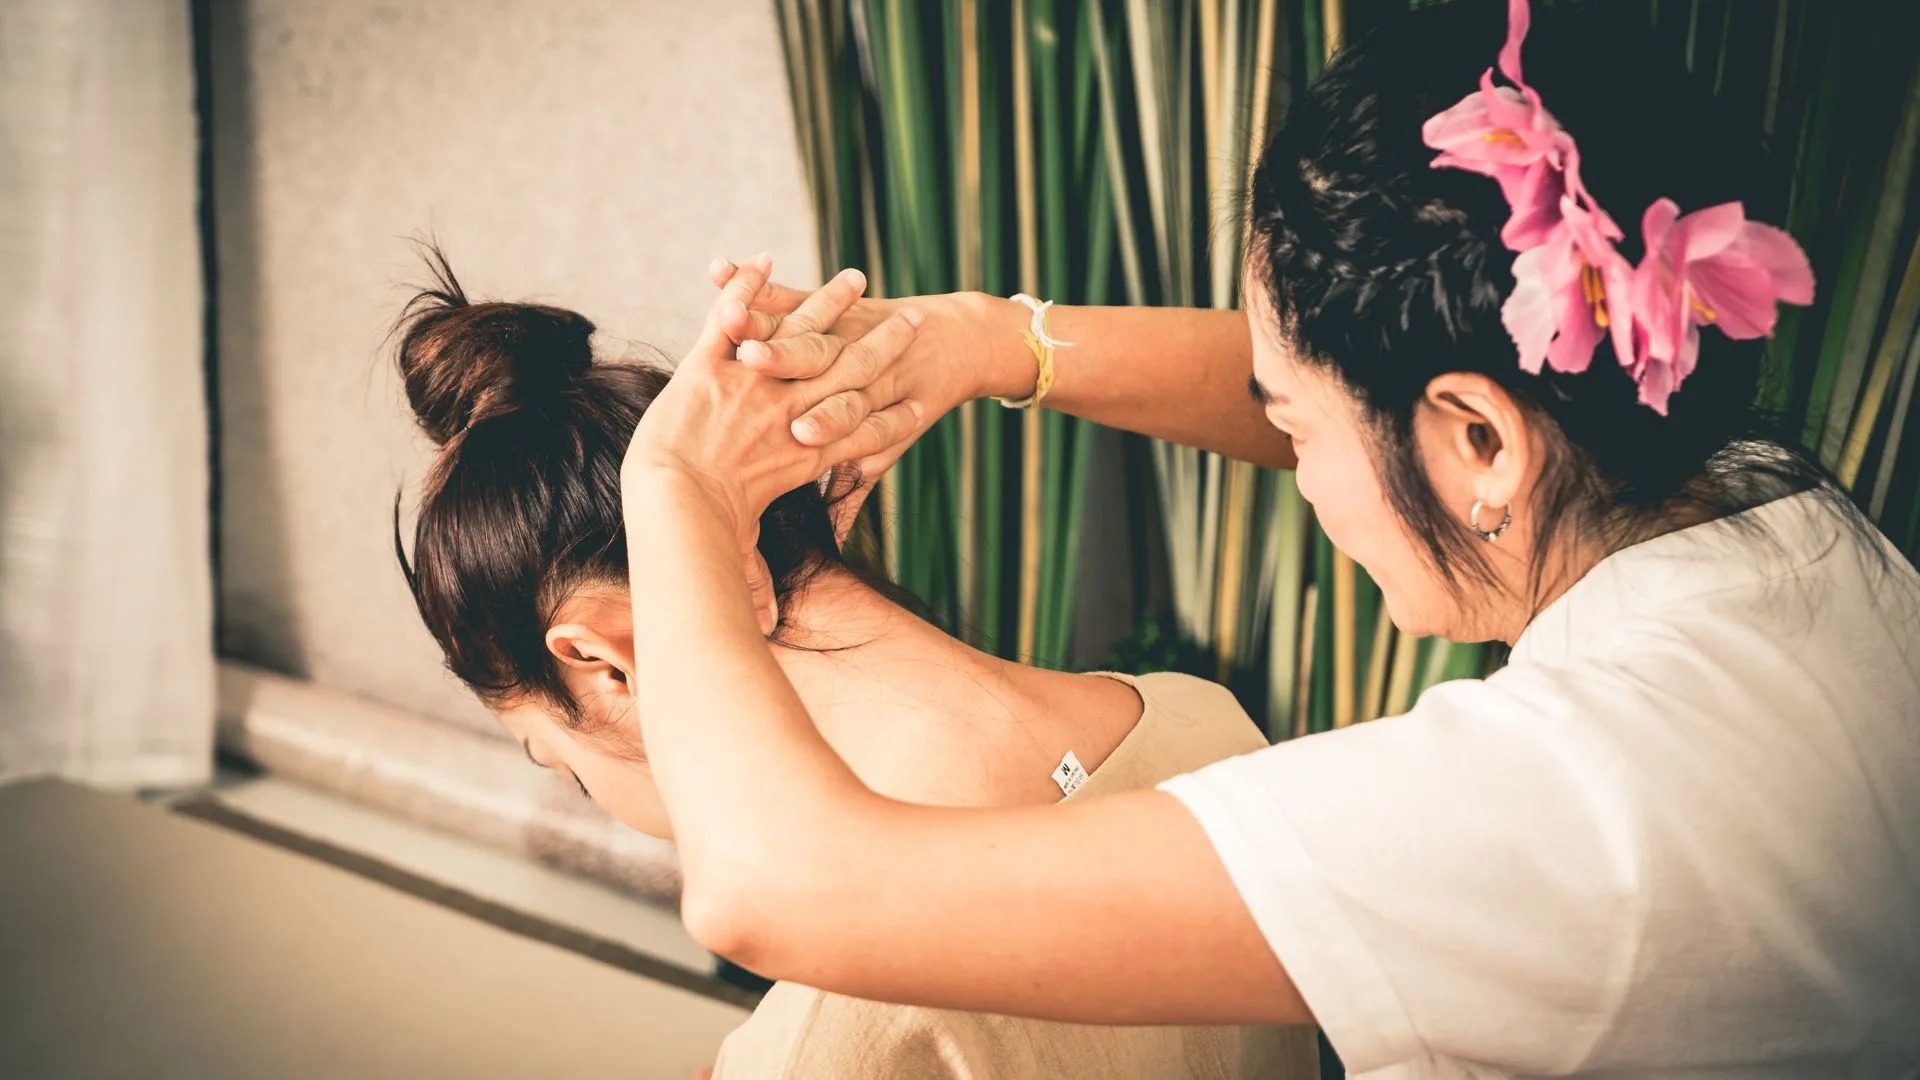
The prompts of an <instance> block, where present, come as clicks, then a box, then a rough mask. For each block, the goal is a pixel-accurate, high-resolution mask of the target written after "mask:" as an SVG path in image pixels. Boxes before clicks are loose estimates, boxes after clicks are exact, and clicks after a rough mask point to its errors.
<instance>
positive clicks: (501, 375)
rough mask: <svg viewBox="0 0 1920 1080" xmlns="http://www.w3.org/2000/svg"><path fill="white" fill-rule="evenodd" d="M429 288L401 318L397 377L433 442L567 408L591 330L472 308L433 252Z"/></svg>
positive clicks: (506, 307)
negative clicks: (533, 412) (510, 417)
mask: <svg viewBox="0 0 1920 1080" xmlns="http://www.w3.org/2000/svg"><path fill="white" fill-rule="evenodd" d="M422 248H423V250H422V254H423V255H424V256H425V258H426V262H427V268H428V270H429V271H430V272H431V273H432V275H433V282H432V284H431V285H429V286H428V287H426V288H423V289H421V290H420V291H419V292H418V293H416V294H415V295H414V297H413V299H412V300H411V301H409V302H408V304H407V306H406V308H405V309H404V310H403V311H402V312H401V314H400V320H399V322H398V324H397V325H396V327H395V331H396V332H397V333H398V334H399V335H400V348H399V360H400V377H401V381H402V382H403V383H404V384H405V385H406V389H407V401H408V402H409V403H410V404H412V406H413V412H414V415H415V416H416V417H418V418H419V420H420V426H421V427H422V428H425V429H426V432H427V434H428V435H430V436H432V437H433V441H434V442H436V443H438V444H440V445H442V446H445V445H446V444H447V443H449V442H451V441H453V439H454V438H455V437H456V436H458V435H460V434H461V433H462V432H465V431H466V430H467V429H468V428H471V427H472V426H474V425H475V424H478V423H480V422H481V421H483V420H487V419H490V418H492V417H496V416H501V415H504V414H507V413H510V412H513V411H515V410H517V409H522V408H541V409H544V408H549V407H551V406H553V405H555V404H558V403H560V402H561V401H563V400H564V398H565V395H566V394H567V392H568V391H570V390H572V389H573V388H574V386H575V383H576V380H578V379H579V378H580V377H581V376H582V375H584V374H586V372H587V371H588V370H589V369H590V368H592V367H593V347H592V345H591V344H590V339H591V338H592V337H593V323H591V322H589V321H588V320H587V319H586V317H585V316H582V315H580V314H578V313H577V312H572V311H567V310H565V309H564V308H557V307H548V306H546V305H544V304H506V303H478V304H476V303H472V302H470V301H469V300H468V299H467V296H466V293H465V292H464V291H462V290H461V288H460V282H459V281H458V280H457V279H456V278H455V277H454V276H453V271H452V270H451V269H450V268H449V267H448V266H447V260H446V257H445V256H443V255H442V254H441V253H440V251H439V249H438V248H436V247H434V246H432V245H431V244H424V245H422Z"/></svg>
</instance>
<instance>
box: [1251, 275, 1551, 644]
mask: <svg viewBox="0 0 1920 1080" xmlns="http://www.w3.org/2000/svg"><path fill="white" fill-rule="evenodd" d="M1244 285H1245V288H1244V292H1243V295H1244V296H1245V297H1246V308H1247V312H1248V316H1249V318H1248V322H1249V324H1250V325H1251V327H1252V333H1253V373H1254V378H1255V380H1256V382H1257V384H1258V387H1259V388H1260V390H1261V391H1262V392H1264V395H1265V397H1266V414H1267V419H1268V420H1269V421H1270V422H1271V423H1272V424H1273V425H1274V426H1275V427H1277V428H1279V429H1280V430H1281V431H1284V432H1286V433H1287V435H1289V436H1290V437H1291V438H1292V439H1293V448H1294V454H1295V456H1296V457H1297V458H1298V460H1299V465H1298V467H1297V470H1296V473H1295V476H1296V479H1297V480H1298V482H1299V485H1300V494H1301V496H1302V497H1303V498H1305V499H1306V500H1307V502H1308V503H1310V504H1312V506H1313V512H1314V517H1315V519H1316V520H1317V521H1318V522H1319V524H1320V527H1321V528H1322V529H1324V530H1325V531H1326V534H1327V536H1328V538H1329V539H1331V540H1332V541H1333V543H1334V546H1335V547H1338V548H1339V549H1340V550H1341V551H1342V552H1345V553H1346V554H1347V555H1348V556H1349V557H1350V558H1352V559H1353V560H1354V561H1355V562H1356V563H1359V564H1360V566H1361V567H1362V568H1364V569H1365V570H1366V572H1367V574H1368V576H1370V577H1371V578H1372V579H1373V580H1374V582H1375V584H1377V585H1379V586H1380V591H1381V594H1382V596H1383V597H1384V598H1385V601H1386V605H1387V613H1388V615H1389V616H1391V617H1392V619H1393V622H1394V625H1396V626H1398V627H1399V628H1400V629H1402V630H1405V631H1407V632H1409V633H1413V634H1422V635H1427V634H1434V635H1440V636H1443V637H1448V638H1452V639H1454V640H1461V641H1472V640H1483V639H1485V638H1487V637H1490V636H1492V634H1491V633H1489V631H1488V629H1487V626H1486V625H1485V622H1484V615H1485V606H1484V605H1482V604H1480V603H1479V602H1478V601H1479V600H1480V599H1481V597H1479V596H1476V595H1475V594H1474V593H1475V591H1474V590H1473V589H1472V588H1471V587H1468V588H1466V589H1464V590H1463V592H1464V595H1463V594H1462V593H1461V592H1456V591H1455V590H1454V589H1453V588H1452V587H1450V585H1449V583H1448V582H1447V580H1446V579H1445V577H1444V576H1442V575H1441V573H1440V571H1439V569H1438V567H1436V566H1435V565H1434V563H1433V560H1432V557H1431V555H1430V554H1429V553H1428V551H1427V548H1426V543H1425V541H1424V540H1423V539H1422V538H1420V537H1418V536H1416V535H1415V534H1414V533H1413V531H1412V530H1411V529H1410V528H1409V526H1408V525H1407V523H1406V521H1405V520H1404V519H1403V518H1402V517H1401V516H1400V514H1399V512H1398V511H1396V510H1395V509H1394V508H1393V505H1392V504H1391V503H1390V502H1389V501H1388V498H1387V492H1386V485H1385V483H1384V482H1383V481H1382V479H1381V475H1380V468H1381V464H1380V462H1381V460H1382V455H1381V453H1380V452H1379V449H1378V447H1377V446H1376V442H1377V438H1378V437H1377V436H1376V435H1375V433H1374V432H1373V430H1372V428H1371V426H1370V424H1369V422H1368V420H1367V418H1366V413H1365V410H1364V408H1363V406H1362V405H1361V403H1360V401H1359V400H1358V398H1357V397H1356V396H1355V395H1354V394H1353V393H1352V392H1351V391H1349V390H1348V389H1347V388H1346V386H1345V384H1343V383H1342V382H1341V381H1340V380H1339V378H1338V377H1337V376H1335V375H1334V374H1333V373H1332V372H1331V371H1329V370H1327V369H1326V368H1323V367H1318V366H1315V365H1313V364H1310V363H1303V362H1301V361H1300V360H1298V359H1297V358H1295V357H1294V356H1293V355H1292V354H1291V352H1290V351H1289V349H1288V348H1287V346H1286V345H1285V335H1284V334H1283V333H1282V331H1281V329H1280V326H1279V323H1278V321H1277V320H1276V319H1275V317H1274V315H1273V312H1272V308H1271V304H1270V302H1269V301H1268V299H1267V296H1266V287H1265V285H1264V284H1263V283H1262V282H1261V281H1260V279H1259V277H1258V275H1249V276H1248V277H1247V279H1246V280H1245V283H1244ZM1473 378H1477V376H1476V377H1473ZM1424 411H1426V410H1423V412H1424ZM1449 425H1453V426H1458V424H1457V422H1455V421H1453V420H1449V419H1447V418H1438V417H1430V416H1425V415H1422V416H1419V417H1418V418H1417V419H1416V422H1415V439H1416V444H1417V446H1418V452H1419V454H1420V458H1421V460H1422V463H1423V466H1424V468H1425V471H1426V474H1427V479H1428V482H1429V483H1430V484H1431V485H1432V487H1433V489H1434V492H1435V494H1436V495H1437V496H1438V497H1439V499H1440V501H1441V503H1442V504H1444V505H1445V506H1446V507H1448V508H1449V509H1450V510H1452V512H1454V513H1455V514H1457V516H1458V518H1459V520H1461V521H1465V520H1466V519H1467V517H1468V514H1469V511H1470V508H1471V506H1472V504H1473V502H1474V497H1475V496H1474V484H1475V482H1476V479H1477V478H1476V476H1475V475H1473V470H1472V469H1471V468H1470V466H1469V463H1467V462H1466V461H1463V460H1462V458H1461V456H1460V454H1459V453H1458V452H1456V448H1457V447H1458V446H1460V445H1463V444H1462V442H1461V440H1460V438H1459V436H1458V432H1456V431H1454V430H1452V429H1451V428H1450V427H1449ZM1498 513H1499V511H1494V512H1489V513H1487V514H1485V517H1486V518H1487V519H1488V520H1487V521H1486V522H1485V524H1486V525H1487V526H1488V527H1492V526H1493V525H1496V524H1498V522H1499V518H1498V517H1497V514H1498ZM1518 515H1519V511H1518V510H1517V509H1516V516H1518ZM1521 532H1522V530H1519V529H1510V530H1509V531H1508V533H1507V534H1506V535H1504V536H1502V537H1501V540H1500V542H1499V544H1498V545H1494V546H1493V547H1495V548H1497V549H1498V550H1492V549H1490V550H1489V551H1488V555H1489V556H1490V558H1491V559H1493V560H1496V561H1497V562H1499V563H1500V564H1501V565H1502V566H1513V565H1524V559H1525V558H1526V552H1525V540H1524V537H1523V536H1521V535H1520V533H1521Z"/></svg>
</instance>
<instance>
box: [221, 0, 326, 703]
mask: <svg viewBox="0 0 1920 1080" xmlns="http://www.w3.org/2000/svg"><path fill="white" fill-rule="evenodd" d="M193 10H194V26H195V30H196V32H197V33H199V34H201V35H204V37H203V40H201V41H199V42H197V43H196V46H197V48H196V54H197V56H198V58H199V59H198V63H199V67H200V70H199V72H198V73H197V74H198V76H199V78H200V79H201V80H202V85H203V86H204V87H206V88H207V92H206V93H205V94H204V95H203V97H202V101H203V108H205V109H206V110H207V112H206V113H205V114H203V115H202V117H201V122H202V131H203V132H205V133H206V134H205V137H206V138H207V140H208V143H209V149H210V152H209V153H208V154H207V155H206V156H205V158H204V159H203V160H205V161H207V162H208V163H209V164H210V166H211V169H210V174H209V175H205V176H202V178H201V183H202V184H205V185H207V190H206V191H205V192H204V193H203V194H204V196H205V197H206V198H207V200H208V205H210V206H211V207H212V213H211V214H208V215H206V217H205V219H204V225H205V227H206V228H207V229H209V230H210V231H211V233H212V251H213V265H212V267H211V269H210V274H209V277H210V280H209V282H208V285H209V291H210V294H211V296H212V297H213V299H212V301H211V303H212V311H213V313H214V317H213V324H212V326H211V327H210V328H209V330H210V336H211V346H210V352H209V357H210V360H211V373H212V377H213V379H214V380H215V382H216V384H217V386H218V394H217V399H216V400H217V409H218V411H217V413H216V415H215V417H214V430H215V432H216V433H217V435H218V440H217V442H216V455H217V460H216V462H215V472H214V484H215V491H216V496H215V498H216V500H217V506H218V511H217V516H216V518H215V522H214V528H215V537H216V539H215V545H216V551H218V552H221V553H223V554H231V553H233V552H236V551H237V550H240V549H241V547H242V545H241V544H240V543H238V542H236V538H237V537H243V536H244V537H246V538H247V540H246V543H245V544H244V548H245V550H246V551H247V552H249V553H250V554H249V558H251V559H253V560H255V561H256V562H257V563H258V565H254V566H251V567H249V570H248V573H247V574H245V575H234V574H221V575H219V577H218V578H217V579H216V581H217V588H218V590H219V593H218V596H217V598H216V599H217V608H218V611H219V613H220V616H219V649H220V652H221V653H222V654H223V655H225V656H230V657H233V658H235V659H239V660H244V661H247V662H249V663H253V664H258V665H260V666H261V667H266V668H271V669H273V670H276V671H282V672H286V673H287V674H290V675H298V676H302V677H305V676H307V675H309V674H310V673H309V672H308V670H307V662H306V661H307V652H306V647H305V645H306V643H305V642H304V641H302V640H301V636H300V628H299V627H298V626H297V625H295V624H294V623H293V622H292V621H291V620H289V619H288V618H286V617H285V606H284V602H283V600H282V599H281V598H284V597H285V596H288V595H290V594H291V593H292V591H293V566H292V550H291V544H292V541H293V537H292V536H291V535H290V530H289V526H288V523H287V519H286V515H285V513H284V510H283V506H284V503H283V501H282V500H283V499H284V498H285V496H286V492H285V491H284V490H283V486H284V480H283V479H282V478H283V475H284V470H282V469H278V468H273V467H271V466H270V465H268V466H266V467H262V465H261V464H260V463H246V462H238V461H236V460H235V458H234V455H235V453H236V452H238V451H236V449H235V448H237V447H248V448H258V447H264V448H265V453H266V456H267V457H269V458H272V457H274V456H276V454H277V451H278V436H277V435H276V431H278V430H284V425H277V424H275V423H274V418H273V417H272V415H271V414H270V408H271V406H270V398H271V395H270V394H269V393H268V392H267V390H268V382H267V380H268V379H269V378H271V372H270V371H269V367H268V365H267V363H266V362H265V357H264V356H263V355H262V353H261V351H260V349H259V348H258V346H257V343H258V342H260V341H262V340H264V337H265V334H264V331H265V320H266V318H267V313H266V311H265V309H264V304H263V303H262V299H261V290H260V282H259V274H260V266H261V247H260V242H259V226H260V221H259V212H258V208H259V200H258V195H257V191H256V180H257V177H256V169H257V167H258V160H257V157H256V155H255V153H254V142H255V134H256V132H255V125H254V115H253V100H254V98H253V71H252V65H251V60H250V57H251V55H252V50H251V49H249V48H248V28H249V19H250V12H251V10H252V5H251V4H249V3H247V2H245V0H228V2H214V0H193ZM248 465H251V467H246V466H248ZM218 569H219V568H218V566H216V573H218ZM238 582H244V584H239V583H238Z"/></svg>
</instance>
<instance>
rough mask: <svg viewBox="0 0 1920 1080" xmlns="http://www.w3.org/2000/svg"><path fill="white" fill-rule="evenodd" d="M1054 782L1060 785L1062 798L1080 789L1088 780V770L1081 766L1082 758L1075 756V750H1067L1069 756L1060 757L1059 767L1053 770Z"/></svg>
mask: <svg viewBox="0 0 1920 1080" xmlns="http://www.w3.org/2000/svg"><path fill="white" fill-rule="evenodd" d="M1053 782H1054V783H1056V784H1059V785H1060V797H1061V798H1065V797H1067V796H1068V795H1071V794H1073V793H1074V792H1075V791H1078V790H1079V789H1080V785H1081V784H1084V783H1086V782H1087V770H1085V769H1083V768H1081V767H1080V759H1079V758H1077V757H1074V756H1073V751H1071V750H1069V751H1067V756H1066V757H1063V758H1061V759H1060V766H1059V768H1056V769H1054V770H1053Z"/></svg>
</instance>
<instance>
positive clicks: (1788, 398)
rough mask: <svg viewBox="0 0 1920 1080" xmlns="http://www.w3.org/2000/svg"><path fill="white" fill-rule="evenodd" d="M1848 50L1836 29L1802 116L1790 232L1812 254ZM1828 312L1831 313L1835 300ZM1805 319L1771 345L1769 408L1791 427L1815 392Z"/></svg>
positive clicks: (1791, 315)
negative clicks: (1802, 349) (1804, 356)
mask: <svg viewBox="0 0 1920 1080" xmlns="http://www.w3.org/2000/svg"><path fill="white" fill-rule="evenodd" d="M1844 49H1845V41H1844V36H1843V35H1842V34H1840V33H1839V32H1838V30H1837V29H1832V28H1830V29H1829V31H1828V41H1827V48H1826V54H1825V58H1824V60H1823V61H1822V63H1821V73H1820V80H1819V82H1818V83H1816V84H1815V88H1814V100H1813V102H1812V103H1811V104H1809V105H1808V106H1807V107H1806V108H1805V109H1804V110H1802V111H1801V121H1800V131H1799V135H1798V138H1797V140H1796V149H1795V155H1794V168H1793V184H1792V187H1791V189H1790V192H1789V195H1788V198H1787V231H1788V232H1790V233H1792V234H1793V238H1794V239H1795V240H1797V241H1799V243H1800V246H1801V247H1802V248H1804V249H1806V250H1808V251H1812V250H1814V240H1815V234H1816V232H1817V231H1818V227H1819V225H1820V217H1821V208H1822V205H1823V203H1822V198H1823V196H1824V195H1825V187H1826V175H1827V170H1828V163H1829V159H1830V158H1831V157H1832V155H1831V154H1830V153H1829V151H1828V148H1829V145H1830V141H1831V140H1830V136H1831V133H1832V131H1833V129H1834V127H1835V126H1836V124H1835V118H1836V115H1837V113H1838V110H1839V100H1840V94H1839V84H1840V78H1841V74H1842V72H1843V71H1844V67H1845V52H1844ZM1828 306H1829V309H1831V306H1832V305H1831V298H1829V305H1828ZM1805 318H1806V316H1805V313H1804V312H1803V311H1802V309H1800V308H1798V307H1789V308H1787V309H1786V310H1785V311H1783V312H1781V315H1780V321H1779V324H1778V325H1777V326H1776V327H1775V329H1774V335H1773V340H1771V341H1769V342H1768V343H1767V344H1768V350H1767V352H1768V357H1769V368H1770V372H1771V374H1770V382H1771V386H1770V389H1771V391H1772V395H1773V396H1772V399H1771V400H1770V401H1769V402H1768V411H1770V412H1772V413H1775V414H1777V415H1779V416H1782V417H1784V418H1786V420H1787V422H1788V423H1789V424H1790V425H1791V424H1797V423H1800V422H1802V420H1803V418H1805V417H1806V416H1807V415H1808V413H1807V412H1806V397H1805V393H1806V391H1807V390H1808V389H1809V388H1810V387H1811V381H1812V375H1813V370H1814V367H1813V365H1811V364H1809V365H1806V367H1805V370H1806V371H1807V373H1808V374H1807V376H1806V377H1805V378H1804V379H1803V378H1799V377H1795V376H1796V375H1797V371H1798V369H1797V367H1796V363H1795V362H1796V360H1797V359H1798V358H1799V355H1800V354H1799V348H1798V346H1799V336H1800V329H1801V327H1802V326H1803V325H1804V323H1805ZM1803 441H1805V440H1803Z"/></svg>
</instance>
